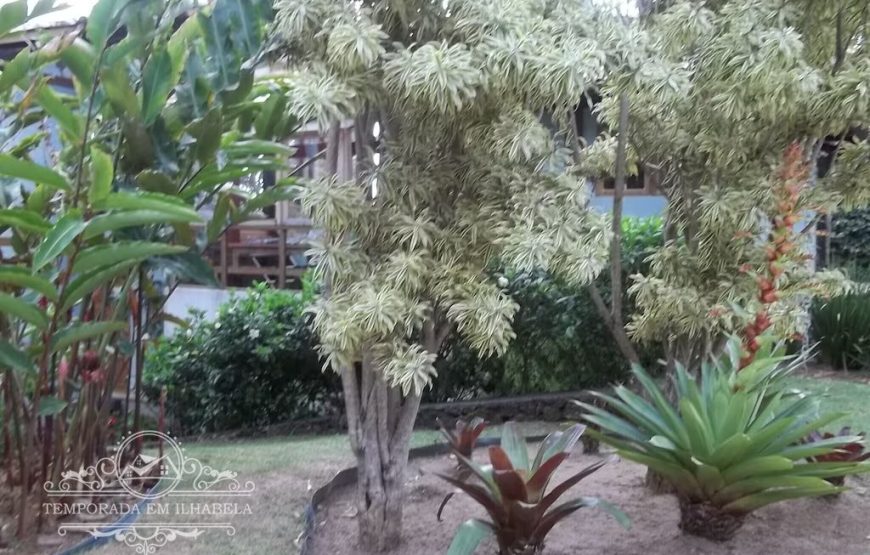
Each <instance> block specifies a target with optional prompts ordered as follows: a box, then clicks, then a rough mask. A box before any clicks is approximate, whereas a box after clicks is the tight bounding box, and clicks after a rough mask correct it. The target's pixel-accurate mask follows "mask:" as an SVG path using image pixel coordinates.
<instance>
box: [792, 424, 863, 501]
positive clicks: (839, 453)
mask: <svg viewBox="0 0 870 555" xmlns="http://www.w3.org/2000/svg"><path fill="white" fill-rule="evenodd" d="M839 437H850V438H851V437H859V438H861V441H853V442H851V443H847V444H846V445H844V446H842V447H841V448H840V449H837V450H836V451H832V452H830V453H825V454H823V455H817V456H815V457H809V459H808V460H809V461H811V462H817V463H842V462H862V461H866V460H868V459H870V452H866V451H865V445H864V432H861V433H859V434H853V433H852V430H851V428H849V427H848V426H846V427H844V428H842V429H841V430H840V431H839V432H838V433H836V434H832V433H831V432H824V433H820V432H818V431H815V432H812V433H810V434H809V435H808V436H807V437H806V439H805V440H804V443H807V444H810V445H813V444H817V443H819V442H820V441H826V440H830V439H835V438H839ZM828 481H829V482H831V483H832V484H834V485H835V486H842V485H843V484H844V483H845V481H846V477H845V476H831V477H829V478H828Z"/></svg>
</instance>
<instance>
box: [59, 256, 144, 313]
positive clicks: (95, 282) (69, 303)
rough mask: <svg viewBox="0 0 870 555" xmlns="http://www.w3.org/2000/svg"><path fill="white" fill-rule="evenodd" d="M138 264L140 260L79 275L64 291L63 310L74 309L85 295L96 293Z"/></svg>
mask: <svg viewBox="0 0 870 555" xmlns="http://www.w3.org/2000/svg"><path fill="white" fill-rule="evenodd" d="M138 263H139V260H125V261H123V262H118V263H116V264H113V265H110V266H105V267H102V268H94V269H93V270H91V271H88V272H84V273H81V274H79V275H78V276H77V277H76V278H75V279H73V280H72V281H71V282H70V284H69V286H68V287H67V288H66V290H65V291H64V293H63V297H62V298H61V305H60V306H61V310H68V309H70V308H72V307H73V306H75V304H76V303H77V302H79V301H80V300H82V299H83V298H84V297H85V295H87V294H89V293H91V292H93V291H95V290H96V289H97V288H98V287H100V286H102V285H105V284H106V283H108V282H109V281H110V280H111V279H112V278H114V277H116V276H117V275H118V274H120V273H121V272H124V271H127V270H129V269H130V268H132V267H133V266H135V265H136V264H138Z"/></svg>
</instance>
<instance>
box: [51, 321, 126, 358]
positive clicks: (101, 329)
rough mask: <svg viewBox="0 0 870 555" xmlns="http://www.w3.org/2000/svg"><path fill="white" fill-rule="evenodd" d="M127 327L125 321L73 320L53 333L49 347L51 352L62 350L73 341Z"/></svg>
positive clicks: (99, 335) (92, 337)
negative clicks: (86, 321)
mask: <svg viewBox="0 0 870 555" xmlns="http://www.w3.org/2000/svg"><path fill="white" fill-rule="evenodd" d="M127 327H128V325H127V322H92V323H83V322H73V323H71V324H69V325H68V326H67V327H65V328H63V329H62V330H60V331H58V332H57V333H55V334H54V337H52V338H51V344H50V349H51V352H55V353H56V352H62V351H63V350H64V349H66V348H67V347H69V346H70V345H72V344H73V343H77V342H80V341H87V340H90V339H95V338H98V337H101V336H103V335H107V334H110V333H115V332H119V331H124V330H126V329H127Z"/></svg>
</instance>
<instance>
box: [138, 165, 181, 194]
mask: <svg viewBox="0 0 870 555" xmlns="http://www.w3.org/2000/svg"><path fill="white" fill-rule="evenodd" d="M136 183H138V184H139V186H140V187H141V188H142V189H144V190H146V191H148V192H151V193H163V194H164V195H173V194H175V193H176V192H177V188H178V187H177V185H176V184H175V182H173V181H172V180H171V179H170V178H169V176H168V175H166V174H165V173H161V172H159V171H156V170H143V171H141V172H139V175H137V176H136Z"/></svg>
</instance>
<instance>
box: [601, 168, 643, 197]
mask: <svg viewBox="0 0 870 555" xmlns="http://www.w3.org/2000/svg"><path fill="white" fill-rule="evenodd" d="M657 183H658V179H657V178H656V175H655V173H653V172H646V171H644V169H643V168H641V169H640V171H638V173H637V175H629V176H626V178H625V194H626V195H656V194H658V192H657V187H656V185H657ZM615 187H616V179H614V178H612V177H608V178H607V179H599V180H598V181H597V182H596V183H595V194H596V195H607V196H610V195H612V194H613V191H614V189H615Z"/></svg>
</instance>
